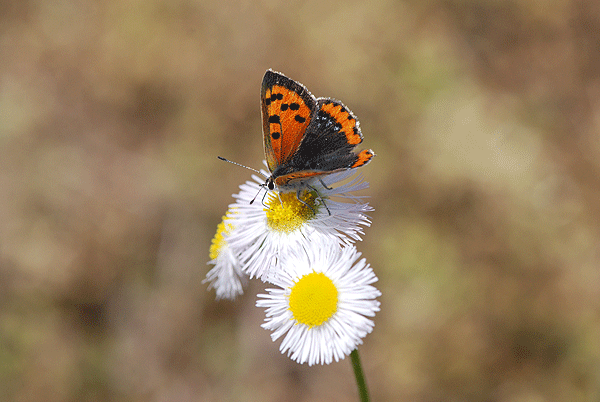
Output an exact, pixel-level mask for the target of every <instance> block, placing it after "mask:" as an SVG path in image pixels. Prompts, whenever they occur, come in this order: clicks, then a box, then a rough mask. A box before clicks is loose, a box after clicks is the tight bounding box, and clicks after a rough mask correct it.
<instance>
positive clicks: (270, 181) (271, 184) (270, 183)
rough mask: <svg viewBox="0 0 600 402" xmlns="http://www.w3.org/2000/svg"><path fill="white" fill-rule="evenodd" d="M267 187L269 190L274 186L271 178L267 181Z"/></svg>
mask: <svg viewBox="0 0 600 402" xmlns="http://www.w3.org/2000/svg"><path fill="white" fill-rule="evenodd" d="M267 187H268V188H269V190H273V189H274V188H275V183H274V182H273V180H269V181H268V183H267Z"/></svg>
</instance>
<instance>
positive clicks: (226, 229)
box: [208, 216, 233, 260]
mask: <svg viewBox="0 0 600 402" xmlns="http://www.w3.org/2000/svg"><path fill="white" fill-rule="evenodd" d="M227 219H229V218H227V216H224V217H223V220H222V221H221V223H219V224H218V225H217V233H215V237H213V239H212V241H211V244H210V248H209V250H208V256H209V258H210V259H211V260H214V259H215V258H217V257H218V256H219V253H220V252H221V249H222V248H223V247H224V246H225V245H226V244H227V240H225V236H227V235H229V233H231V231H232V230H233V225H232V224H231V223H227V224H226V223H225V222H226V221H227Z"/></svg>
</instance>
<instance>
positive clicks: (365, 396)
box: [350, 349, 369, 402]
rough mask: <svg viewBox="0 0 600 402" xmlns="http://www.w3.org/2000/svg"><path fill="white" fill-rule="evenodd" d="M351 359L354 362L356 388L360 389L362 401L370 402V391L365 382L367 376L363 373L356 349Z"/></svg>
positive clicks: (351, 354)
mask: <svg viewBox="0 0 600 402" xmlns="http://www.w3.org/2000/svg"><path fill="white" fill-rule="evenodd" d="M350 359H351V360H352V367H353V368H354V377H356V386H357V387H358V395H359V396H360V401H361V402H369V391H367V382H366V381H365V374H364V373H363V370H362V366H361V364H360V357H359V356H358V349H354V350H353V351H352V352H351V353H350Z"/></svg>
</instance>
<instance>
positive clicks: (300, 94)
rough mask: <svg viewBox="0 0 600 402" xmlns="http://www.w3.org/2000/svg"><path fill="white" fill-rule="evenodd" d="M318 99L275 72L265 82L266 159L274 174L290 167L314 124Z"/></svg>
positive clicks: (266, 75) (262, 101)
mask: <svg viewBox="0 0 600 402" xmlns="http://www.w3.org/2000/svg"><path fill="white" fill-rule="evenodd" d="M315 106H316V99H315V97H314V96H313V95H312V94H311V93H310V92H309V91H308V89H306V87H304V86H303V85H302V84H300V83H298V82H296V81H293V80H291V79H289V78H287V77H286V76H284V75H282V74H279V73H277V72H275V71H272V70H267V72H266V73H265V76H264V78H263V82H262V90H261V108H262V120H263V135H264V143H265V156H266V158H267V165H268V167H269V169H270V170H271V172H273V171H274V170H276V169H277V167H279V166H281V165H285V164H288V163H289V162H290V160H291V159H292V157H293V156H294V155H295V154H296V153H297V150H298V147H299V145H300V143H301V141H302V138H303V137H304V134H305V132H306V129H307V127H308V126H309V123H310V122H311V119H312V115H313V112H314V109H315Z"/></svg>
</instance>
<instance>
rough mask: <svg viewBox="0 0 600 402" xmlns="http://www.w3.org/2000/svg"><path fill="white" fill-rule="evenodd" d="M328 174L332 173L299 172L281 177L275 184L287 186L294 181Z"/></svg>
mask: <svg viewBox="0 0 600 402" xmlns="http://www.w3.org/2000/svg"><path fill="white" fill-rule="evenodd" d="M328 173H331V172H317V171H314V170H301V171H299V172H295V173H290V174H287V175H285V176H279V177H278V178H276V179H275V184H277V185H278V186H285V185H286V184H288V183H289V182H291V181H292V180H298V179H307V178H309V177H313V176H318V175H323V174H328Z"/></svg>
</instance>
